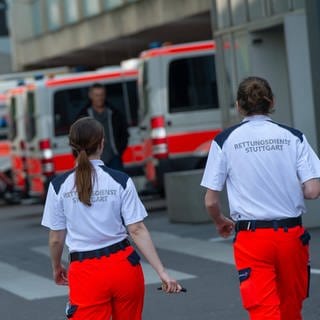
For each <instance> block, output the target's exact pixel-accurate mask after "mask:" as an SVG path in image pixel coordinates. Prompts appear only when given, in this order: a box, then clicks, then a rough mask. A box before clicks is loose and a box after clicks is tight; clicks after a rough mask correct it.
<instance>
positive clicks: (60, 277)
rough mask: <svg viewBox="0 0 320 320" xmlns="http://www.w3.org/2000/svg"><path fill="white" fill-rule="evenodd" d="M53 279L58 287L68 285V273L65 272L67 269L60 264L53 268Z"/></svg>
mask: <svg viewBox="0 0 320 320" xmlns="http://www.w3.org/2000/svg"><path fill="white" fill-rule="evenodd" d="M53 279H54V282H55V283H56V284H57V285H60V286H67V285H68V272H67V269H66V268H65V267H64V266H63V265H62V264H61V265H59V266H57V267H55V268H53Z"/></svg>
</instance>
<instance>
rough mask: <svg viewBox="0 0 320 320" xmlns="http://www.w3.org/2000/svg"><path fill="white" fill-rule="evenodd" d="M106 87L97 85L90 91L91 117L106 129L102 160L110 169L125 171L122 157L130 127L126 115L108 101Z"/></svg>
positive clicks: (89, 113)
mask: <svg viewBox="0 0 320 320" xmlns="http://www.w3.org/2000/svg"><path fill="white" fill-rule="evenodd" d="M106 97H107V93H106V89H105V87H104V86H103V85H102V84H100V83H95V84H93V85H92V86H91V88H90V89H89V99H90V103H91V104H90V106H89V108H88V110H87V113H88V115H89V116H91V117H93V118H95V119H96V120H98V121H99V122H100V123H101V124H102V125H103V127H104V134H105V139H104V141H105V144H104V150H103V153H102V156H101V160H102V161H103V162H104V163H105V165H106V166H107V167H109V168H112V169H116V170H121V171H123V170H124V168H123V163H122V159H121V157H122V155H123V153H124V151H125V149H126V147H127V144H128V138H129V133H128V126H127V121H126V119H125V115H124V114H122V113H121V112H120V111H118V110H117V109H116V108H115V107H113V106H112V105H110V103H109V102H108V101H107V100H106Z"/></svg>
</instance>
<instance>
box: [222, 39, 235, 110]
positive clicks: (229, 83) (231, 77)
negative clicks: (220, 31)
mask: <svg viewBox="0 0 320 320" xmlns="http://www.w3.org/2000/svg"><path fill="white" fill-rule="evenodd" d="M222 41H223V58H224V74H225V82H226V85H225V90H226V91H227V92H228V94H227V96H228V101H227V104H228V105H230V107H234V101H235V97H236V92H237V83H236V80H235V78H236V77H235V75H236V66H235V59H234V54H235V52H234V45H233V39H232V37H231V35H230V34H227V35H225V36H223V38H222Z"/></svg>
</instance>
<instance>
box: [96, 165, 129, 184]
mask: <svg viewBox="0 0 320 320" xmlns="http://www.w3.org/2000/svg"><path fill="white" fill-rule="evenodd" d="M99 167H100V168H101V169H102V170H103V171H105V172H107V173H108V174H110V176H111V177H112V178H113V179H114V180H116V181H117V182H118V183H119V184H120V185H121V186H122V188H123V189H125V188H126V187H127V181H128V179H129V176H128V175H127V174H126V173H124V172H122V171H118V170H114V169H111V168H108V167H107V166H104V165H102V166H99Z"/></svg>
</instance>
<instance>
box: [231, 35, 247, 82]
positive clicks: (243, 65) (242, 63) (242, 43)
mask: <svg viewBox="0 0 320 320" xmlns="http://www.w3.org/2000/svg"><path fill="white" fill-rule="evenodd" d="M234 52H235V58H236V63H237V82H240V81H241V80H242V79H243V78H245V77H247V76H249V74H250V59H249V44H248V34H247V33H244V32H239V33H235V34H234Z"/></svg>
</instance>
